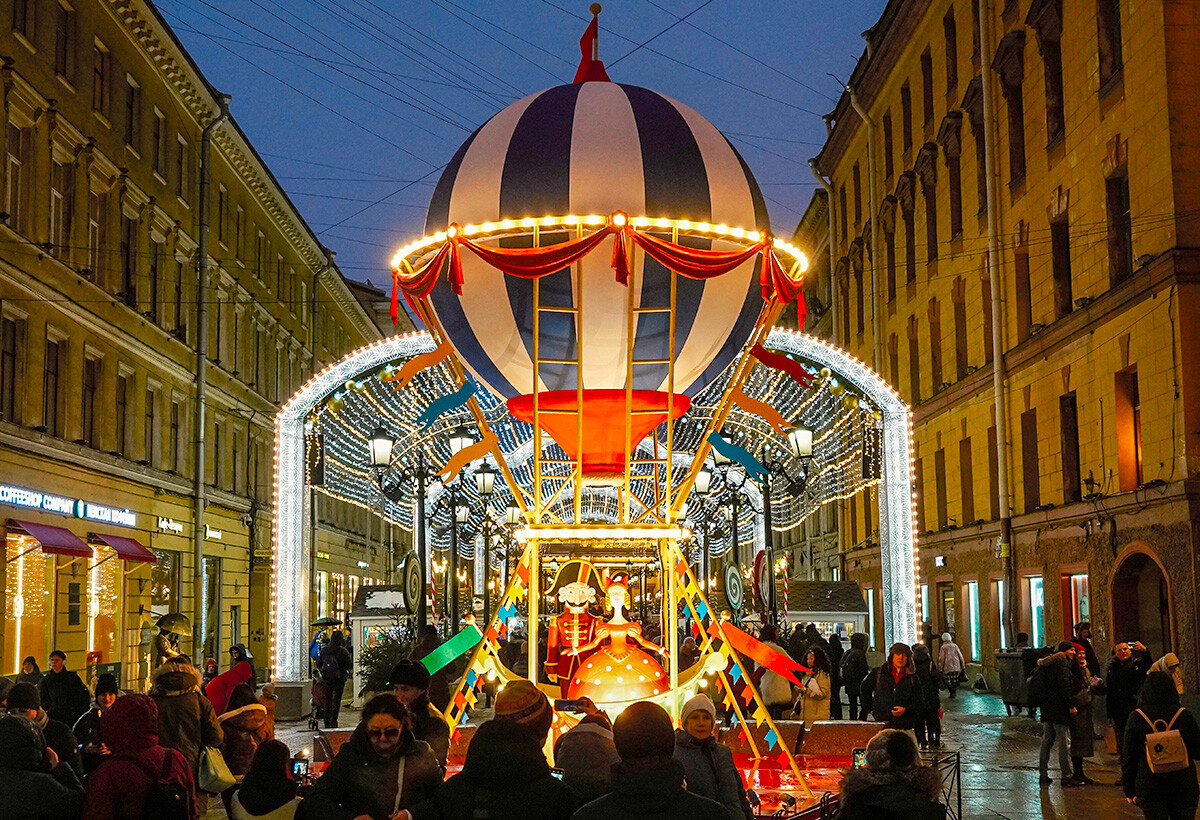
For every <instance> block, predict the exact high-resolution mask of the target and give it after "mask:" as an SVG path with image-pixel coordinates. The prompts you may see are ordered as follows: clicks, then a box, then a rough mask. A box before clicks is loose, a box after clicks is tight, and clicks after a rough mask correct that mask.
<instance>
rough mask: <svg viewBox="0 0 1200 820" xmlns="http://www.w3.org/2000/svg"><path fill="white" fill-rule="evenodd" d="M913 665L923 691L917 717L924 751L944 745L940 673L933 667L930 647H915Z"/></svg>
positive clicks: (919, 735) (918, 735)
mask: <svg viewBox="0 0 1200 820" xmlns="http://www.w3.org/2000/svg"><path fill="white" fill-rule="evenodd" d="M913 665H914V666H915V667H916V669H917V683H918V684H920V691H921V711H920V712H919V713H918V715H917V740H918V741H920V743H921V748H922V749H928V748H929V747H930V746H941V745H942V716H941V711H942V698H941V695H939V694H938V677H939V676H940V673H939V672H938V670H937V667H936V666H934V665H933V657H932V656H931V655H930V654H929V647H927V646H925V645H923V644H918V645H917V646H915V647H913Z"/></svg>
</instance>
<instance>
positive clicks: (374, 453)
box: [367, 425, 396, 470]
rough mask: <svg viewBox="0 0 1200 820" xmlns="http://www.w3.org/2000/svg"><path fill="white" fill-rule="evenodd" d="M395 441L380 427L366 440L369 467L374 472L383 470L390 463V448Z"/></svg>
mask: <svg viewBox="0 0 1200 820" xmlns="http://www.w3.org/2000/svg"><path fill="white" fill-rule="evenodd" d="M395 444H396V439H395V438H394V437H393V436H391V435H390V434H389V433H388V431H387V430H385V429H383V426H382V425H380V426H378V427H376V428H375V430H374V431H373V432H372V433H371V436H370V438H368V439H367V451H368V454H369V455H370V458H371V467H373V468H374V469H375V470H385V469H387V468H388V467H389V466H391V463H392V448H393V447H394V446H395Z"/></svg>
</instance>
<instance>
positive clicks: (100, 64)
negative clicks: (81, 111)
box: [92, 43, 111, 117]
mask: <svg viewBox="0 0 1200 820" xmlns="http://www.w3.org/2000/svg"><path fill="white" fill-rule="evenodd" d="M110 65H111V63H110V58H109V55H108V49H107V48H105V47H104V46H102V45H101V44H100V43H96V45H95V46H94V47H93V52H92V110H93V111H96V112H97V113H99V114H101V115H102V116H105V117H107V116H108V112H109V105H110V91H109V85H110V80H109V76H110V74H111V69H110Z"/></svg>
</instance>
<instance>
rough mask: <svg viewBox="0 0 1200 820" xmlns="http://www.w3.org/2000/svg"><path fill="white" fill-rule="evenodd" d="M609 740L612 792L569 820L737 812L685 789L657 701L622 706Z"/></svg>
mask: <svg viewBox="0 0 1200 820" xmlns="http://www.w3.org/2000/svg"><path fill="white" fill-rule="evenodd" d="M613 743H614V744H615V745H616V747H617V754H619V755H620V756H621V762H620V763H617V764H615V765H614V766H613V767H612V791H611V792H609V793H608V794H606V795H604V796H603V797H598V798H596V799H595V800H593V801H592V802H591V803H588V804H587V805H586V806H584V807H583V808H581V809H580V810H579V811H577V812H575V814H574V815H573V816H572V817H571V820H627V819H628V818H635V817H636V818H643V820H730V818H731V817H734V816H735V815H734V812H733V810H732V809H728V810H727V809H726V808H725V806H723V805H721V804H720V803H718V802H717V801H716V800H710V799H708V798H707V797H701V796H700V795H698V794H692V793H691V792H689V791H687V790H686V788H685V786H684V769H683V764H682V763H680V762H679V761H678V760H675V759H674V758H672V754H673V753H674V751H675V730H674V728H672V726H671V717H670V715H668V714H667V711H666V710H665V709H663V708H662V707H661V706H659V705H658V704H657V703H650V702H648V701H644V700H641V701H638V702H637V703H634V704H632V705H631V706H629V707H628V708H626V709H625V711H624V712H622V713H621V714H620V715H619V716H618V717H617V721H616V723H614V724H613ZM739 812H740V809H739ZM525 816H530V817H532V816H534V815H532V814H529V815H525Z"/></svg>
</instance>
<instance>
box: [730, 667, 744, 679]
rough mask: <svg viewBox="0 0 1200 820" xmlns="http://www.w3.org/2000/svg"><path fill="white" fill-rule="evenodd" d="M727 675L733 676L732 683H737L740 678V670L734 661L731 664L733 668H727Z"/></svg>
mask: <svg viewBox="0 0 1200 820" xmlns="http://www.w3.org/2000/svg"><path fill="white" fill-rule="evenodd" d="M729 677H731V678H733V682H734V683H737V682H738V681H740V680H741V679H742V670H741V668H739V667H738V665H737V664H736V663H735V664H734V665H733V668H732V669H730V670H729Z"/></svg>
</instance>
